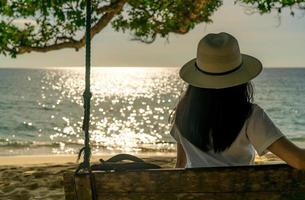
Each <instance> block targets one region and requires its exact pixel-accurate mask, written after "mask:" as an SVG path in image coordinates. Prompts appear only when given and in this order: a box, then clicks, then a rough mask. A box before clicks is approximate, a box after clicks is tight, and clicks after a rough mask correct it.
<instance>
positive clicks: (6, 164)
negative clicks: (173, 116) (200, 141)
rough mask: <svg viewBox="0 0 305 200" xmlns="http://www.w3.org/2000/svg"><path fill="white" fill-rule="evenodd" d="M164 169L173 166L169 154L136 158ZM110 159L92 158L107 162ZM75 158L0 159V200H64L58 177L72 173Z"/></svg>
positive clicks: (15, 157) (20, 157)
mask: <svg viewBox="0 0 305 200" xmlns="http://www.w3.org/2000/svg"><path fill="white" fill-rule="evenodd" d="M138 156H139V157H142V158H143V159H144V160H146V161H148V162H152V163H155V164H158V165H160V166H162V167H165V168H172V167H173V166H174V163H175V159H174V155H173V154H164V155H138ZM108 157H110V155H103V156H94V157H93V158H92V162H93V163H96V162H98V159H99V158H103V159H107V158H108ZM75 160H76V156H75V155H56V156H55V155H41V156H3V157H0V200H38V199H41V200H42V199H43V200H64V199H65V198H64V189H63V178H62V175H63V173H64V172H66V171H68V170H73V171H74V170H75V169H76V167H77V163H76V162H75Z"/></svg>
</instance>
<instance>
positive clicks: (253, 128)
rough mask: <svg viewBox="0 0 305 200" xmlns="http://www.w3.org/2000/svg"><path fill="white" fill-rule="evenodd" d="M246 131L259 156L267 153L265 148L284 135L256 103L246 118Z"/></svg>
mask: <svg viewBox="0 0 305 200" xmlns="http://www.w3.org/2000/svg"><path fill="white" fill-rule="evenodd" d="M246 131H247V132H246V133H247V136H248V138H249V140H250V142H251V144H252V145H253V146H254V148H255V150H256V151H257V153H258V155H259V156H262V155H264V154H265V153H267V152H268V150H267V148H268V147H269V146H270V145H271V144H273V143H274V142H275V141H276V140H278V139H280V138H281V137H283V136H284V135H283V133H282V132H281V131H280V130H279V129H278V128H277V127H276V126H275V124H274V123H273V122H272V120H271V119H270V118H269V117H268V115H267V113H265V111H264V110H263V109H262V108H260V107H259V106H257V105H254V108H253V113H252V114H251V116H250V118H249V119H248V125H247V130H246Z"/></svg>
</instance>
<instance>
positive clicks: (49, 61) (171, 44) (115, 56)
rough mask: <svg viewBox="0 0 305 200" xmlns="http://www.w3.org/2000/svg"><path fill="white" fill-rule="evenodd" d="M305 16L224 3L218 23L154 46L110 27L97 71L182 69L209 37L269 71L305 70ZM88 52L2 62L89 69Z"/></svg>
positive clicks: (99, 41) (101, 39)
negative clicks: (219, 36) (223, 35)
mask: <svg viewBox="0 0 305 200" xmlns="http://www.w3.org/2000/svg"><path fill="white" fill-rule="evenodd" d="M304 15H305V13H303V12H297V13H296V16H295V17H292V16H291V15H290V14H289V10H285V11H284V12H283V13H282V16H281V18H280V19H279V17H278V14H277V13H271V14H267V15H263V16H261V15H260V14H258V13H255V14H251V15H250V14H247V13H246V9H245V8H244V7H242V6H240V5H234V2H233V1H232V0H225V1H224V5H223V6H222V7H221V8H220V9H219V10H217V11H216V12H215V13H214V15H213V16H212V17H211V19H212V20H213V23H211V24H205V23H202V24H199V25H197V26H196V28H195V29H193V30H192V31H190V32H189V33H188V34H185V35H177V34H170V36H169V39H168V40H167V39H163V38H158V39H157V40H156V41H155V42H154V43H153V44H144V43H141V42H138V41H132V35H131V34H130V33H122V32H115V31H114V30H113V29H112V28H111V26H108V27H107V28H105V29H104V30H102V31H101V32H100V33H99V34H98V35H97V36H96V37H95V38H93V40H92V65H93V66H128V67H130V66H134V67H181V66H182V65H183V64H184V63H186V62H187V61H189V60H191V59H193V58H194V57H195V56H196V48H197V43H198V41H199V40H200V39H201V38H202V37H204V36H205V35H206V34H208V33H218V32H228V33H230V34H232V35H234V36H235V37H236V38H237V40H238V41H239V46H240V49H241V52H242V53H245V54H249V55H252V56H254V57H257V58H258V59H259V60H261V61H262V63H263V65H264V67H305V25H304V24H305V17H304ZM84 57H85V55H84V49H82V50H80V51H78V52H76V51H75V50H72V49H64V50H59V51H53V52H48V53H30V54H24V55H19V56H18V57H17V58H16V59H12V58H10V57H4V56H2V55H1V56H0V60H1V61H0V68H47V67H76V66H83V65H84V60H85V59H84Z"/></svg>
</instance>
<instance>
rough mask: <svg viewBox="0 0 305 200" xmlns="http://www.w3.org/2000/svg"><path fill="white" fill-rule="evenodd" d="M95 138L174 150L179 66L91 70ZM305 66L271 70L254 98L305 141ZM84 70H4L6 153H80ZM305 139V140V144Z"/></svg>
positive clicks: (99, 148) (114, 146)
mask: <svg viewBox="0 0 305 200" xmlns="http://www.w3.org/2000/svg"><path fill="white" fill-rule="evenodd" d="M91 74H92V80H91V82H92V84H91V91H92V94H93V97H92V100H91V121H90V123H91V124H90V134H91V145H92V147H93V151H94V153H102V152H151V151H154V152H171V151H173V150H174V149H175V145H174V140H173V139H172V138H171V137H170V135H169V130H170V123H169V116H170V113H171V112H172V110H173V109H174V107H175V105H176V103H177V101H178V99H179V96H180V94H181V93H182V91H183V89H184V87H185V84H184V83H183V81H181V80H180V79H179V77H178V69H177V68H122V67H119V68H117V67H107V68H106V67H103V68H93V69H92V73H91ZM304 78H305V69H265V70H264V71H263V73H262V74H261V75H260V76H259V77H258V78H256V79H255V80H254V84H255V102H256V103H257V104H259V105H260V106H261V107H263V108H264V109H265V110H266V112H267V113H268V115H269V116H270V117H271V119H273V121H274V122H275V123H276V125H277V126H278V127H279V128H280V129H281V130H282V132H283V133H284V134H286V135H287V137H288V138H290V139H292V140H293V141H294V142H297V143H298V144H300V145H303V144H305V79H304ZM83 91H84V69H82V68H59V69H0V94H1V95H0V111H1V115H0V150H1V151H0V155H16V154H48V153H57V154H58V153H77V152H78V150H79V148H80V147H81V146H82V144H83V133H82V129H81V127H82V119H83V100H82V94H83ZM304 146H305V145H304Z"/></svg>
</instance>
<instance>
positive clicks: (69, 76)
mask: <svg viewBox="0 0 305 200" xmlns="http://www.w3.org/2000/svg"><path fill="white" fill-rule="evenodd" d="M91 77H92V80H91V91H92V94H93V97H92V103H91V105H92V107H91V124H90V125H91V131H90V133H91V143H92V144H94V145H95V146H97V147H103V148H106V149H107V150H110V151H112V150H115V151H124V152H130V151H143V150H145V149H152V148H153V149H154V150H158V151H162V150H165V151H168V150H172V149H173V144H171V143H169V141H172V140H171V139H170V136H169V128H170V124H169V123H168V117H169V114H170V113H171V111H172V109H173V108H174V106H175V103H176V100H177V98H178V97H179V95H180V92H181V90H182V88H183V83H182V82H181V80H179V79H178V76H177V70H176V69H169V68H165V69H164V68H154V69H147V68H94V69H93V70H92V76H91ZM42 85H43V86H42V88H41V89H42V90H43V91H45V92H43V93H42V94H41V99H40V101H39V103H38V104H39V105H40V106H42V107H43V108H48V109H54V108H56V105H59V104H61V103H62V102H63V101H64V102H66V101H67V100H68V101H70V102H71V104H72V105H74V106H75V105H78V106H79V107H82V104H83V100H82V93H83V90H84V78H83V70H81V69H76V70H75V69H73V70H71V71H69V70H64V71H60V72H58V71H49V72H48V73H47V74H46V76H44V78H43V80H42ZM179 88H181V89H180V90H179ZM50 95H57V96H58V97H57V98H55V99H54V101H53V102H52V101H49V99H48V98H46V96H50ZM66 103H67V102H66ZM63 114H64V113H62V114H60V115H61V116H56V117H61V118H62V120H61V121H63V122H64V124H65V126H62V127H54V131H55V133H52V134H50V139H51V140H52V141H65V142H68V143H80V144H82V142H83V138H82V134H81V124H82V116H81V115H78V116H75V115H74V116H71V115H70V117H69V116H64V115H63ZM78 114H79V113H78ZM50 118H51V119H53V118H55V116H54V115H53V114H52V115H51V116H50Z"/></svg>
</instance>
